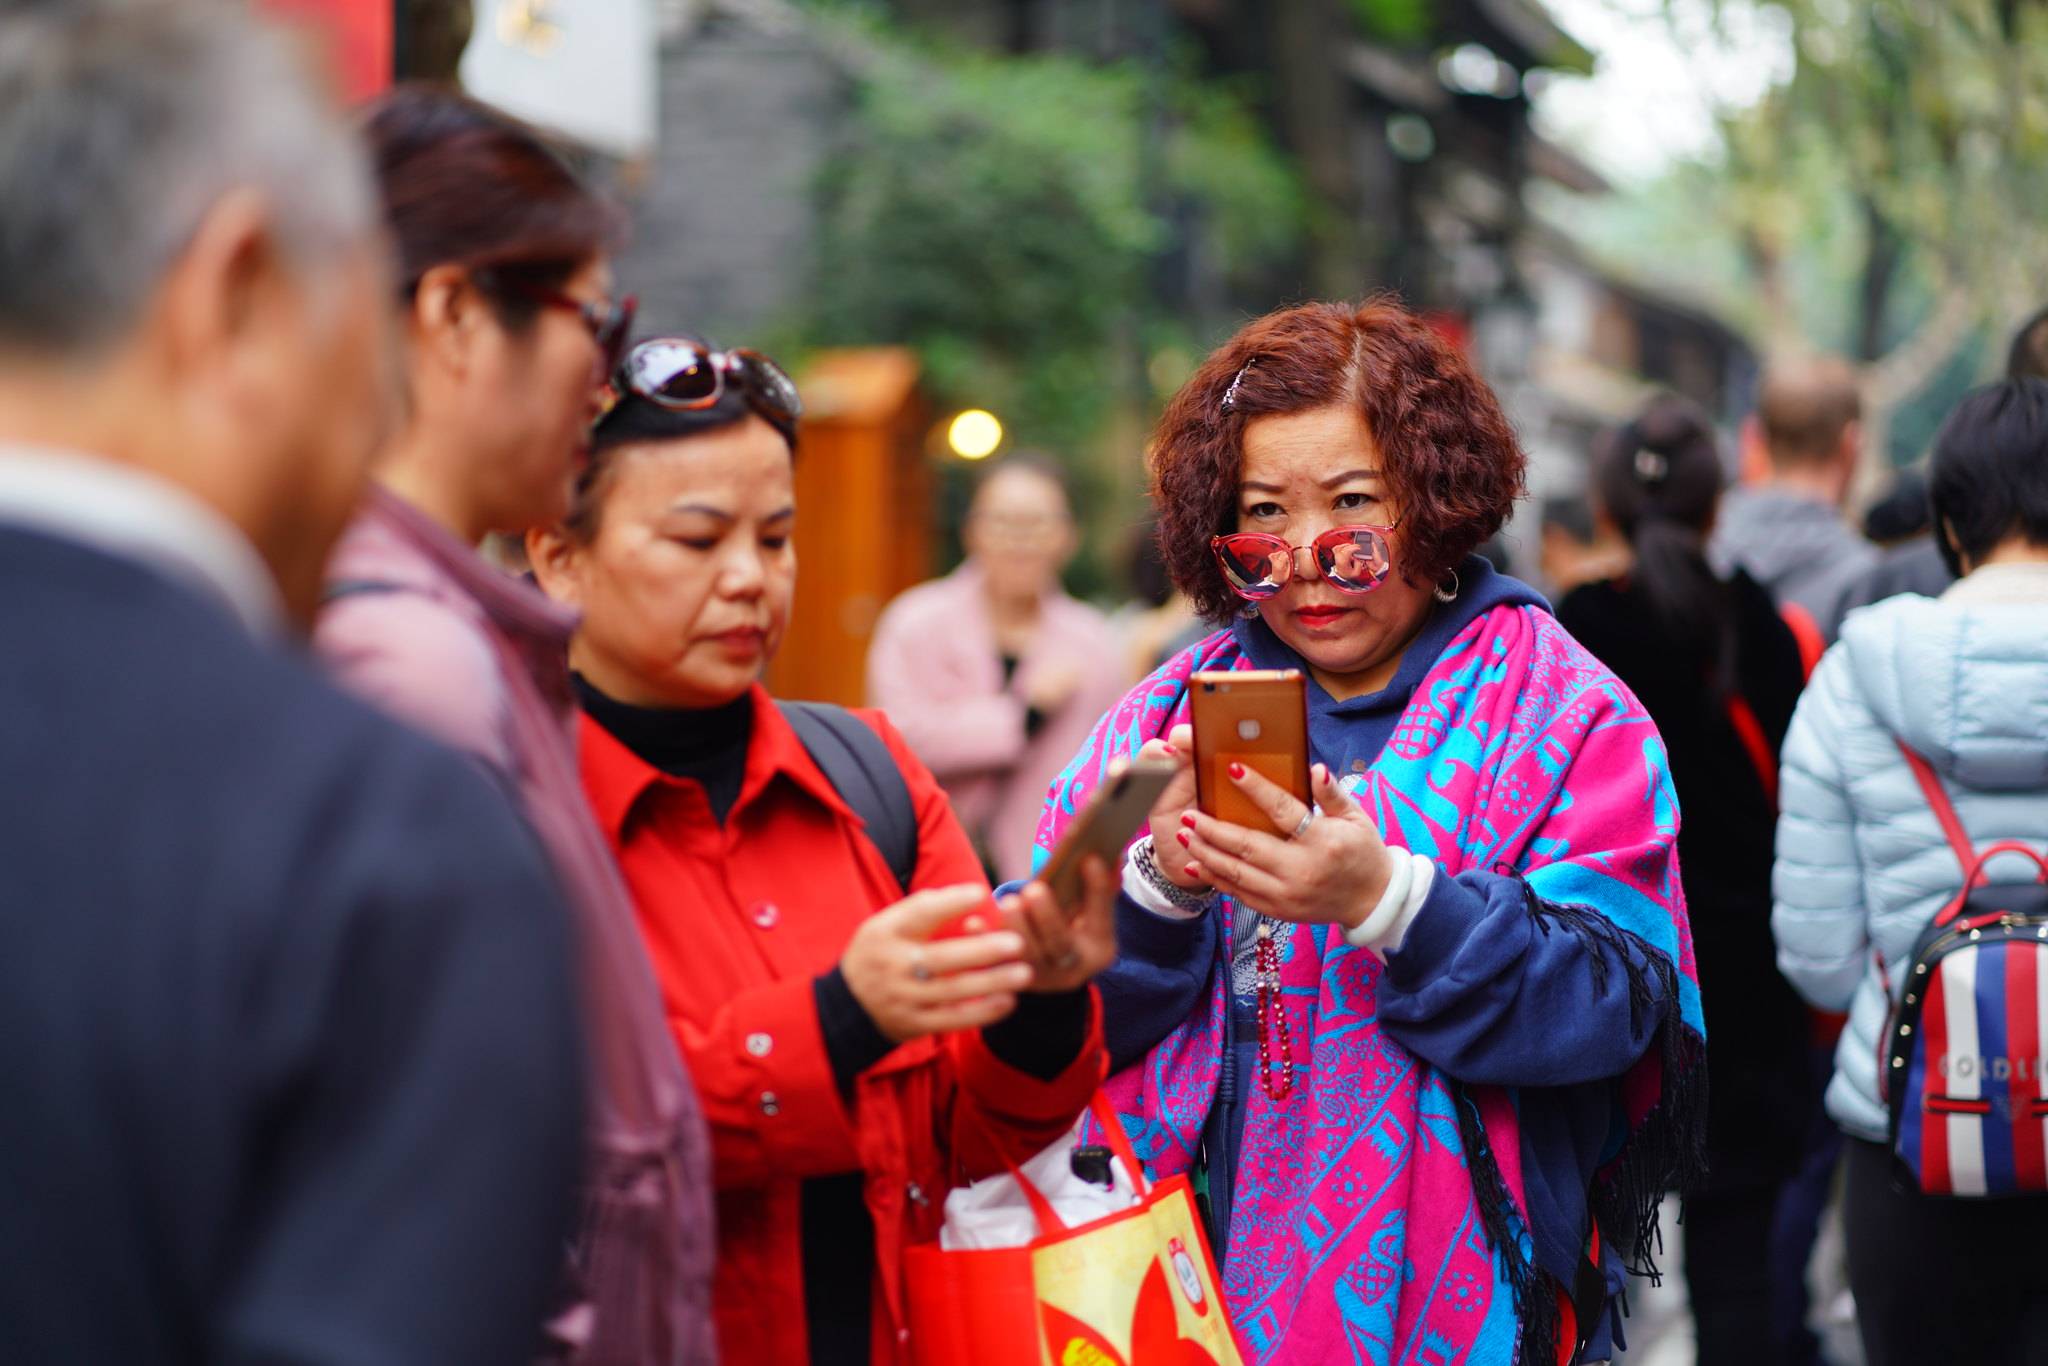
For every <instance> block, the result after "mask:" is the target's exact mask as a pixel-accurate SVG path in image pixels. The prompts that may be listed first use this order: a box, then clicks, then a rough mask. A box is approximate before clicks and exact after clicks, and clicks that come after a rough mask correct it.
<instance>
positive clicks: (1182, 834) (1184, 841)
mask: <svg viewBox="0 0 2048 1366" xmlns="http://www.w3.org/2000/svg"><path fill="white" fill-rule="evenodd" d="M1173 837H1174V838H1175V839H1177V840H1179V841H1180V847H1181V848H1183V849H1192V848H1194V847H1195V846H1194V845H1192V844H1190V843H1189V842H1188V832H1187V831H1185V830H1176V831H1174V832H1173Z"/></svg>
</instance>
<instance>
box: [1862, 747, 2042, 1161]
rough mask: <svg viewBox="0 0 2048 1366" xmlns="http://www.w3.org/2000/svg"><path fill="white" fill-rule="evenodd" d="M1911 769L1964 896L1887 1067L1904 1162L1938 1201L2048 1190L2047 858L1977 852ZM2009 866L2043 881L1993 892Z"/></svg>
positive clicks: (1898, 1027)
mask: <svg viewBox="0 0 2048 1366" xmlns="http://www.w3.org/2000/svg"><path fill="white" fill-rule="evenodd" d="M1899 748H1900V750H1901V751H1902V752H1903V753H1904V754H1905V756H1906V763H1907V765H1908V766H1909V767H1910V768H1911V769H1912V770H1913V776H1914V778H1915V779H1916V780H1918V782H1919V784H1920V790H1921V791H1922V792H1923V793H1925V794H1926V797H1927V803H1928V805H1929V806H1931V807H1933V808H1934V814H1935V818H1936V819H1937V820H1939V821H1940V822H1941V828H1942V832H1943V833H1944V834H1945V835H1947V836H1948V842H1949V847H1950V848H1952V849H1954V850H1955V854H1956V859H1957V860H1958V861H1959V862H1960V863H1961V864H1962V868H1963V881H1962V889H1961V890H1960V891H1958V892H1957V893H1956V894H1955V896H1954V898H1953V899H1951V900H1950V901H1949V902H1948V904H1947V905H1945V906H1943V907H1942V908H1941V911H1940V912H1939V913H1938V914H1937V915H1936V916H1935V917H1934V922H1933V923H1932V924H1930V925H1929V926H1928V927H1927V928H1926V929H1925V930H1924V931H1922V933H1921V935H1920V938H1919V939H1918V941H1916V942H1915V943H1914V945H1913V956H1912V959H1911V961H1910V962H1909V963H1908V964H1907V967H1906V977H1905V985H1904V987H1903V988H1902V989H1901V994H1900V997H1899V999H1898V1002H1897V1003H1896V1005H1895V1006H1894V1007H1893V1009H1892V1016H1891V1022H1890V1024H1889V1025H1888V1027H1887V1028H1886V1029H1885V1031H1884V1034H1883V1042H1882V1048H1883V1055H1882V1056H1881V1057H1880V1058H1879V1059H1878V1063H1879V1066H1878V1081H1879V1085H1880V1087H1881V1088H1882V1090H1883V1091H1884V1095H1885V1100H1886V1103H1887V1107H1888V1108H1889V1110H1890V1113H1891V1143H1892V1152H1893V1154H1894V1156H1895V1157H1896V1158H1897V1159H1898V1161H1899V1163H1900V1164H1901V1165H1902V1166H1903V1167H1904V1168H1905V1169H1906V1171H1907V1172H1909V1173H1910V1174H1911V1176H1912V1178H1913V1180H1914V1181H1915V1183H1917V1185H1918V1186H1919V1188H1920V1189H1921V1190H1922V1191H1923V1192H1925V1193H1926V1194H1928V1195H1951V1196H1970V1197H1985V1196H2003V1195H2034V1194H2040V1193H2042V1192H2048V1065H2044V1049H2043V1044H2044V1043H2048V1038H2044V1032H2048V859H2043V858H2042V856H2041V855H2039V854H2037V853H2035V852H2034V851H2033V850H2032V849H2030V848H2028V847H2027V846H2026V845H2024V844H2021V843H2019V842H2018V841H2016V840H2004V841H2001V842H1999V843H1997V844H1993V845H1989V846H1987V847H1986V848H1984V849H1982V850H1979V849H1977V848H1976V846H1974V845H1973V844H1971V843H1970V837H1969V836H1968V835H1967V834H1965V833H1964V831H1963V826H1962V822H1961V821H1959V820H1958V819H1957V818H1956V811H1955V807H1954V805H1953V804H1952V803H1951V802H1950V801H1949V799H1948V794H1947V793H1946V792H1945V791H1943V790H1942V785H1941V778H1940V776H1939V775H1937V774H1936V773H1935V771H1934V769H1933V767H1932V766H1931V765H1929V764H1928V762H1927V761H1926V760H1925V759H1923V758H1922V757H1921V756H1920V755H1918V754H1916V753H1914V752H1913V751H1912V750H1911V749H1909V748H1907V747H1906V746H1905V745H1904V744H1901V745H1900V746H1899ZM2004 854H2016V855H2020V856H2022V857H2025V858H2027V859H2029V860H2031V861H2032V863H2033V864H2034V866H2035V869H2036V872H2037V876H2036V877H2035V879H2034V880H2033V881H2031V882H1989V881H1987V880H1986V879H1985V864H1986V863H1988V862H1990V860H1992V859H1993V858H1996V857H1998V856H2000V855H2004Z"/></svg>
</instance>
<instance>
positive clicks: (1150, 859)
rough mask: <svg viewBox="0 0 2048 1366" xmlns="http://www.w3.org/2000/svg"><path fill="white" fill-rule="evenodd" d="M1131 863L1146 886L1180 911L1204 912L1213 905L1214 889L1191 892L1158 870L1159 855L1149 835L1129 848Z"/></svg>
mask: <svg viewBox="0 0 2048 1366" xmlns="http://www.w3.org/2000/svg"><path fill="white" fill-rule="evenodd" d="M1131 862H1132V864H1133V865H1134V866H1135V867H1136V868H1137V870H1138V876H1139V877H1142V878H1144V879H1145V883H1146V885H1147V886H1149V887H1151V888H1152V889H1153V890H1154V891H1156V892H1158V893H1159V895H1161V896H1163V897H1165V898H1166V899H1167V900H1168V901H1170V902H1172V903H1173V904H1174V905H1176V906H1178V907H1180V908H1181V909H1182V910H1184V911H1206V910H1208V909H1209V907H1210V906H1212V905H1214V904H1215V901H1216V895H1217V894H1216V889H1215V888H1214V887H1211V888H1210V889H1209V890H1208V891H1206V892H1191V891H1189V890H1188V889H1187V888H1185V887H1182V886H1180V885H1179V884H1177V883H1176V882H1174V880H1173V879H1172V878H1169V877H1168V876H1167V875H1166V874H1165V873H1164V872H1162V871H1161V870H1160V867H1159V853H1158V850H1157V849H1156V848H1154V847H1153V844H1152V837H1151V836H1150V835H1147V836H1145V838H1143V839H1141V840H1139V841H1138V842H1137V843H1136V844H1134V845H1132V846H1131Z"/></svg>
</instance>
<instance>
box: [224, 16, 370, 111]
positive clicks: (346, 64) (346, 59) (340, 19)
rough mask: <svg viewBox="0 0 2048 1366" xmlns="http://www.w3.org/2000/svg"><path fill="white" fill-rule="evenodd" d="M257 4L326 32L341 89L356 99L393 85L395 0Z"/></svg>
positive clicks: (348, 97) (352, 99)
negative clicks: (392, 60) (392, 50)
mask: <svg viewBox="0 0 2048 1366" xmlns="http://www.w3.org/2000/svg"><path fill="white" fill-rule="evenodd" d="M257 8H259V9H264V10H268V11H270V12H271V13H272V14H276V15H278V16H280V17H282V18H284V19H286V20H289V21H293V22H298V23H305V24H311V25H314V26H315V27H316V28H317V29H319V30H320V31H322V32H323V33H324V34H325V35H326V38H327V41H328V43H329V45H330V47H331V50H332V52H333V57H334V69H335V72H336V74H337V75H338V77H339V78H340V80H341V89H342V93H343V95H344V96H345V97H346V98H347V99H349V100H350V101H351V102H353V101H357V100H366V99H369V98H370V97H371V96H372V95H375V94H377V93H378V92H379V91H381V90H383V89H384V88H385V87H387V86H389V85H390V84H391V46H392V21H393V14H394V11H395V10H396V9H397V5H396V4H395V3H394V0H257Z"/></svg>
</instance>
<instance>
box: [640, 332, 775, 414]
mask: <svg viewBox="0 0 2048 1366" xmlns="http://www.w3.org/2000/svg"><path fill="white" fill-rule="evenodd" d="M728 382H730V383H733V384H737V385H738V386H739V388H740V392H741V394H742V395H744V396H745V398H746V400H747V402H748V403H749V404H750V405H752V407H753V408H754V410H755V411H756V412H758V413H760V414H761V416H763V417H765V418H767V419H768V421H769V422H771V423H773V424H774V425H775V426H777V427H779V428H781V429H783V430H784V431H785V432H786V431H788V430H790V429H792V428H794V427H795V426H796V422H797V419H798V418H800V417H802V416H803V412H804V405H803V400H802V399H800V398H798V397H797V392H796V381H795V380H792V379H791V378H790V377H789V374H788V372H786V371H785V370H784V369H783V368H782V367H781V366H779V365H777V364H776V363H775V362H774V361H772V360H770V359H768V357H766V356H764V355H762V354H761V353H760V352H759V351H748V350H745V349H743V348H742V349H738V350H732V351H714V350H712V349H711V348H710V347H707V346H706V345H704V343H702V342H698V341H691V340H690V339H689V338H687V337H656V338H654V339H652V340H649V341H644V342H641V343H640V344H639V345H637V346H635V347H634V348H633V349H632V350H631V351H629V352H627V353H626V357H625V359H624V361H622V362H621V363H620V364H619V365H617V366H615V367H613V376H612V389H613V391H614V393H615V394H616V395H617V396H618V397H620V398H623V397H624V396H625V395H627V394H631V395H633V396H634V397H636V398H643V399H646V400H647V401H648V402H649V403H652V404H655V405H656V406H658V407H662V408H667V409H669V410H670V411H672V412H679V413H689V412H697V411H700V410H702V409H705V408H710V407H714V406H716V405H717V403H718V400H719V399H720V398H722V397H723V396H724V394H725V386H726V384H727V383H728Z"/></svg>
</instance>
